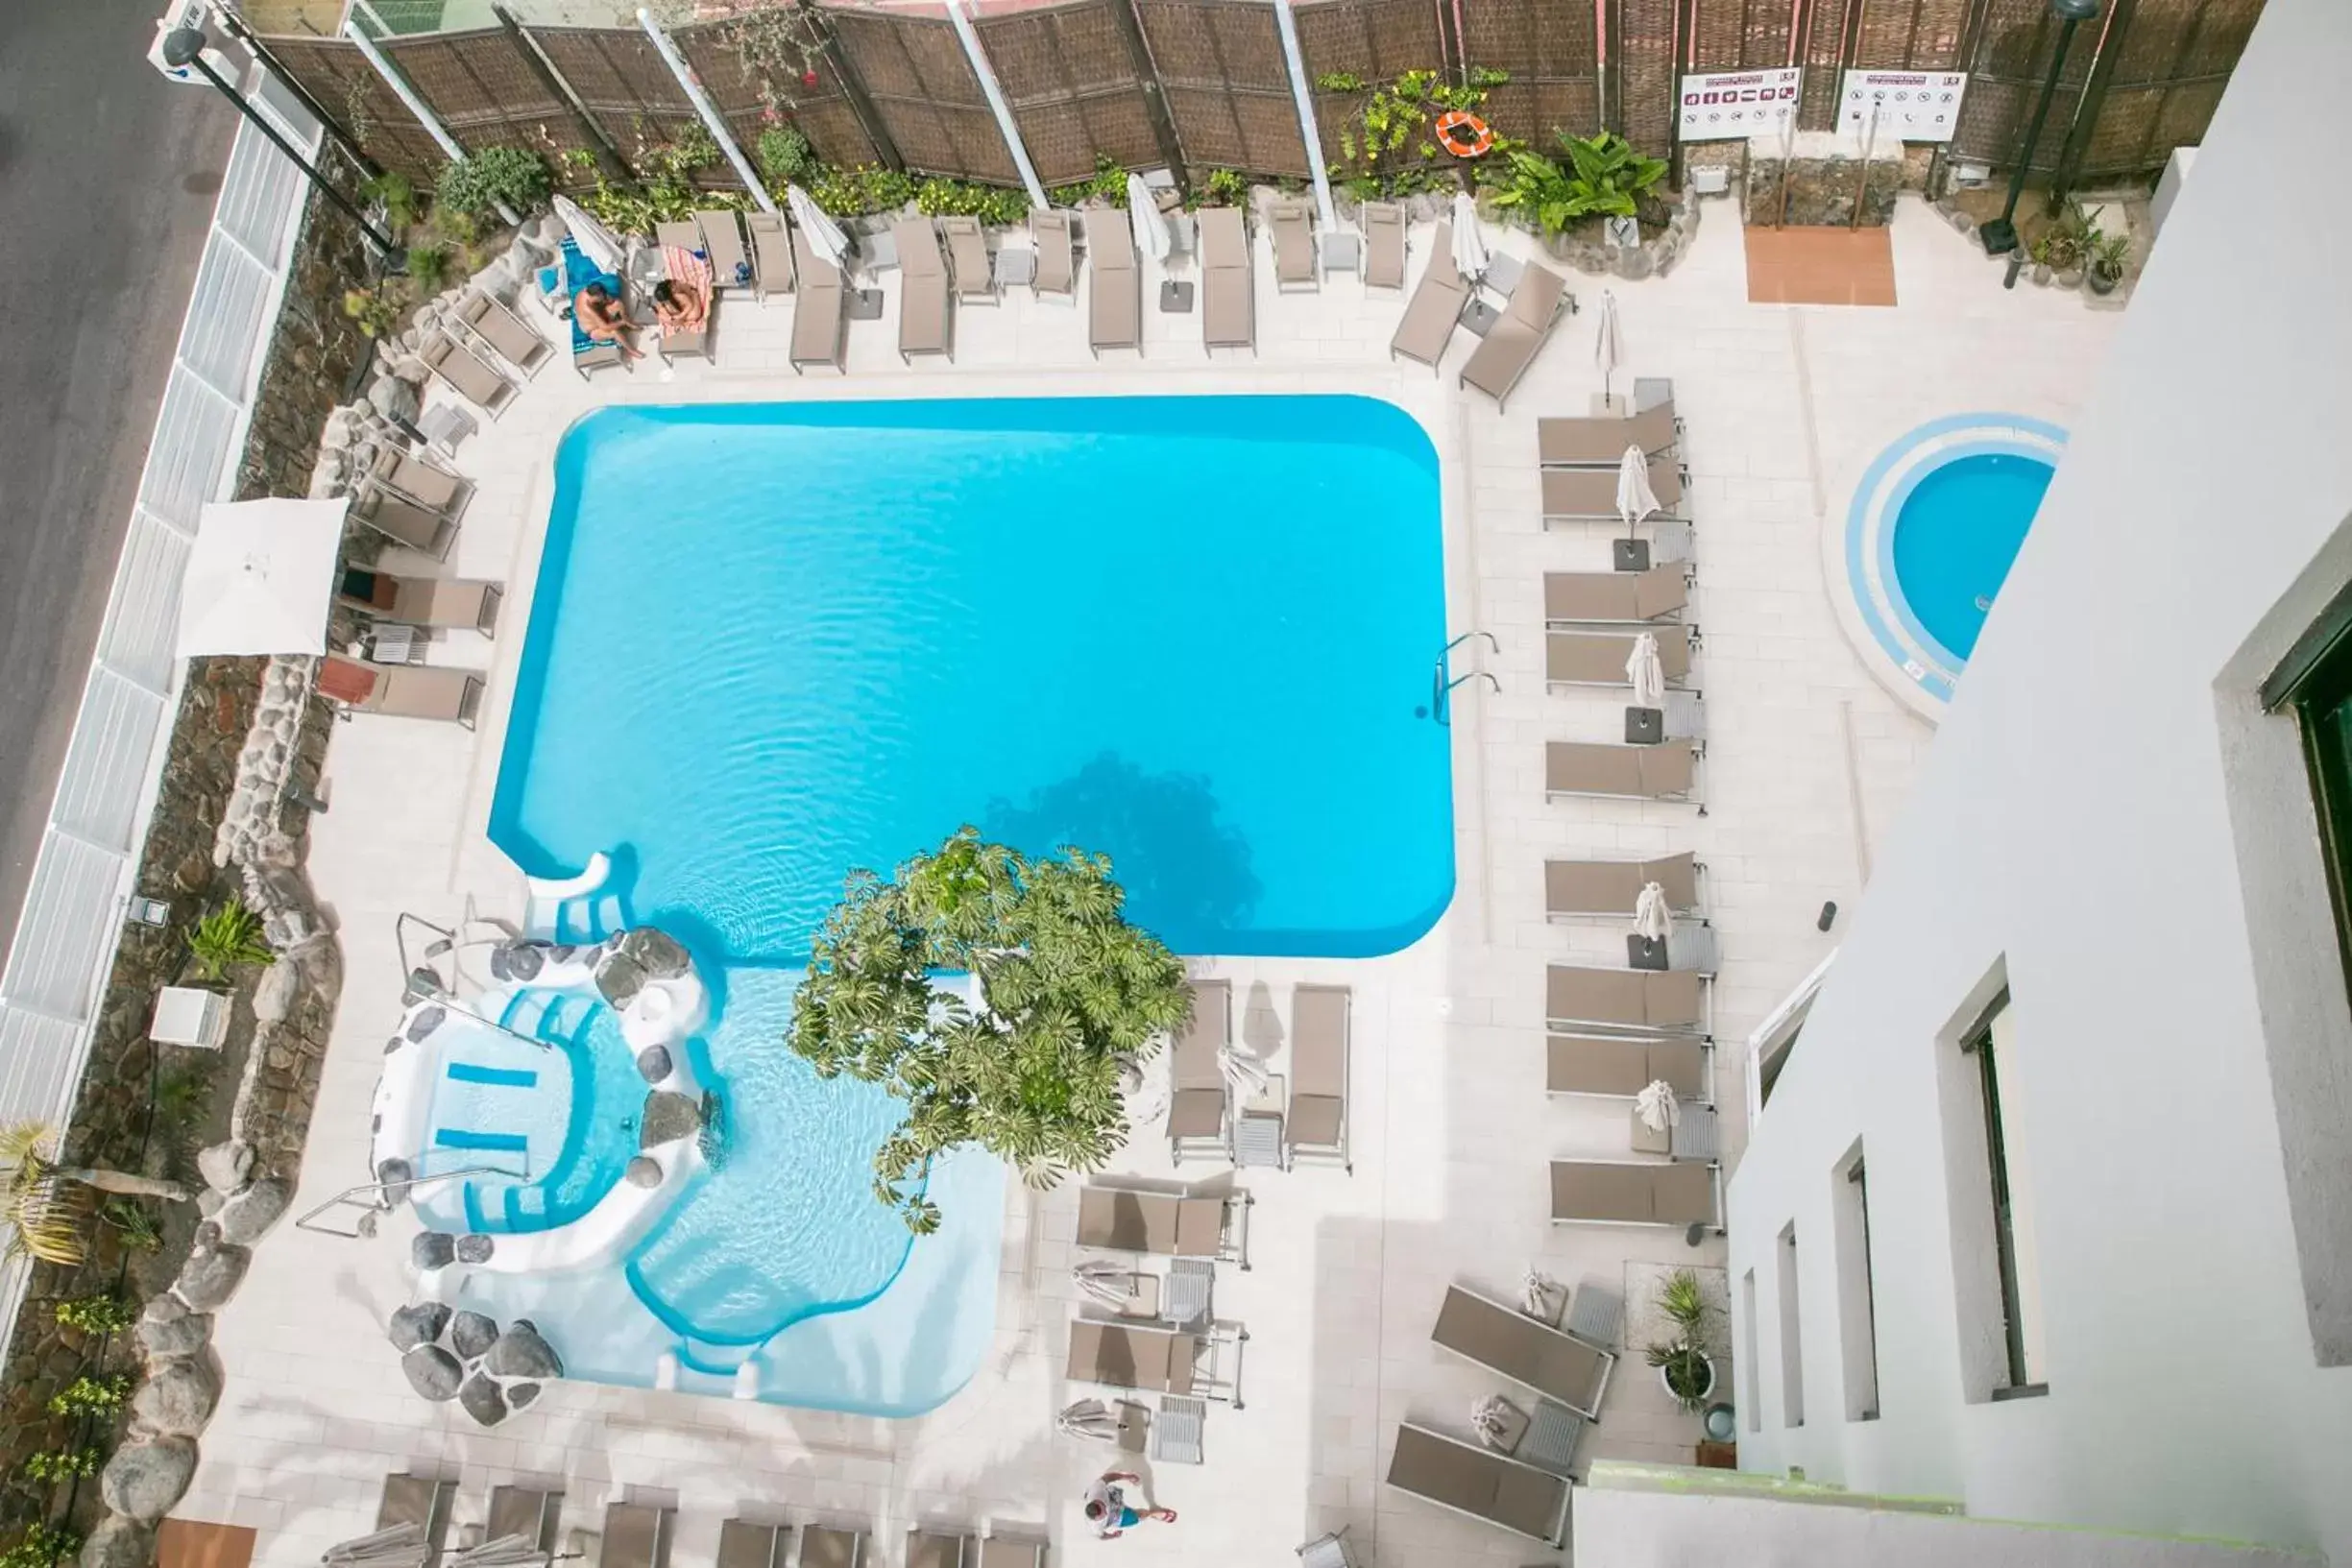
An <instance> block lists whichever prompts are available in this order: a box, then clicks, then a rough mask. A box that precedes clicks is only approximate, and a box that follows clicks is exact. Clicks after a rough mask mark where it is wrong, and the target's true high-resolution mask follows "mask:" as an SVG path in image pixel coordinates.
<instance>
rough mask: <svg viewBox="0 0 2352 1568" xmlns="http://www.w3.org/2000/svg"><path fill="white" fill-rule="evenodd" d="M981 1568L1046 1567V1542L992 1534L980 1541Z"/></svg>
mask: <svg viewBox="0 0 2352 1568" xmlns="http://www.w3.org/2000/svg"><path fill="white" fill-rule="evenodd" d="M1137 1451H1138V1452H1140V1451H1141V1446H1140V1444H1139V1445H1138V1450H1137ZM980 1568H1045V1543H1044V1542H1043V1541H1030V1540H1021V1539H1018V1538H1016V1537H1013V1536H1008V1535H996V1534H991V1535H990V1536H989V1537H988V1538H987V1539H986V1540H984V1541H982V1542H981V1543H980Z"/></svg>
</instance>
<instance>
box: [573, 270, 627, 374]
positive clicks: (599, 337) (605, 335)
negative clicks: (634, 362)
mask: <svg viewBox="0 0 2352 1568" xmlns="http://www.w3.org/2000/svg"><path fill="white" fill-rule="evenodd" d="M571 319H572V320H573V321H576V322H578V323H579V324H580V330H581V331H583V332H585V333H587V334H588V336H589V339H590V341H592V342H595V343H609V344H611V345H612V346H613V347H614V348H616V349H618V350H620V351H621V352H622V353H623V354H625V355H626V356H628V357H629V358H631V359H643V358H644V357H645V356H644V354H643V353H642V352H641V351H639V350H637V349H636V348H635V347H633V346H632V345H631V344H630V342H629V339H628V336H627V334H628V333H630V332H631V331H634V330H635V328H634V327H632V326H630V325H629V313H628V312H627V311H625V310H623V309H621V307H620V302H619V301H618V300H616V299H614V298H613V291H612V290H611V289H608V288H606V287H605V286H604V285H603V284H602V283H601V282H596V283H591V284H589V285H588V286H587V287H585V288H583V289H581V290H580V292H579V293H578V294H576V295H574V296H573V297H572V301H571Z"/></svg>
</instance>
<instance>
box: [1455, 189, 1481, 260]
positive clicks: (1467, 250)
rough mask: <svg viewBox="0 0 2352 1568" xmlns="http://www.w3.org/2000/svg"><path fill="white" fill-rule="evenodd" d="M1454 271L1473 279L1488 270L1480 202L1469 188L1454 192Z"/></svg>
mask: <svg viewBox="0 0 2352 1568" xmlns="http://www.w3.org/2000/svg"><path fill="white" fill-rule="evenodd" d="M1454 271H1456V272H1458V273H1460V274H1461V275H1462V276H1463V277H1467V278H1470V279H1472V280H1475V279H1477V278H1480V277H1485V276H1486V272H1487V238H1486V236H1485V235H1484V234H1481V233H1480V232H1479V231H1478V204H1477V203H1476V202H1475V201H1473V200H1471V198H1470V193H1469V192H1468V191H1467V190H1463V191H1456V192H1455V193H1454Z"/></svg>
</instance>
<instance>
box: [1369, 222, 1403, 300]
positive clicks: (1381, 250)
mask: <svg viewBox="0 0 2352 1568" xmlns="http://www.w3.org/2000/svg"><path fill="white" fill-rule="evenodd" d="M1357 216H1358V219H1359V221H1361V222H1362V223H1363V225H1364V286H1365V287H1366V288H1368V289H1401V288H1403V287H1404V286H1405V209H1404V208H1403V207H1401V206H1398V205H1396V204H1395V203H1394V202H1367V203H1365V204H1364V206H1363V208H1362V210H1361V211H1360V212H1359V213H1358V215H1357Z"/></svg>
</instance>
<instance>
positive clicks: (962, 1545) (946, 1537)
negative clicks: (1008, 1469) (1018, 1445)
mask: <svg viewBox="0 0 2352 1568" xmlns="http://www.w3.org/2000/svg"><path fill="white" fill-rule="evenodd" d="M979 1552H980V1543H979V1542H978V1541H976V1540H974V1539H973V1538H972V1537H971V1536H970V1535H969V1534H966V1533H964V1532H961V1531H956V1532H949V1531H941V1530H925V1529H923V1528H922V1527H921V1526H920V1525H918V1526H916V1527H915V1528H914V1529H912V1530H909V1531H908V1532H907V1559H906V1568H966V1565H967V1564H968V1565H970V1568H979V1564H978V1563H977V1562H976V1561H975V1560H974V1559H975V1558H976V1557H978V1556H979ZM599 1568H601V1565H599Z"/></svg>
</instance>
